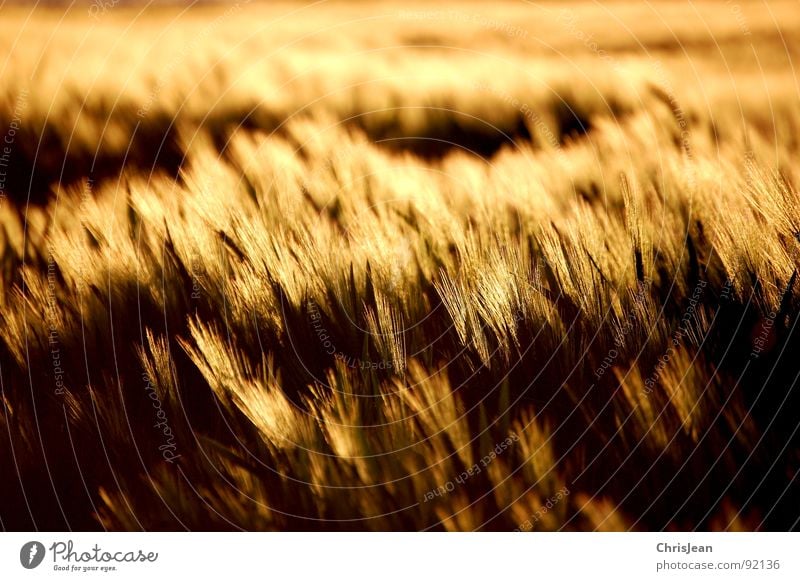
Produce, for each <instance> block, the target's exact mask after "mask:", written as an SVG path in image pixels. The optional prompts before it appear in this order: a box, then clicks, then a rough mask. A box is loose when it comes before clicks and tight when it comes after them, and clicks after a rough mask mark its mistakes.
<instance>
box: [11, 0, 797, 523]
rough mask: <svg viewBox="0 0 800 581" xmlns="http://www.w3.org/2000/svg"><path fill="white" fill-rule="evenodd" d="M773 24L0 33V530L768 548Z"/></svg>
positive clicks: (233, 13) (127, 11)
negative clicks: (361, 532) (395, 535)
mask: <svg viewBox="0 0 800 581" xmlns="http://www.w3.org/2000/svg"><path fill="white" fill-rule="evenodd" d="M769 7H770V10H769V11H765V10H764V9H763V7H762V6H761V5H760V4H755V3H749V2H747V3H745V2H743V3H741V4H736V3H732V2H700V3H694V4H692V5H686V4H682V3H669V2H664V3H655V4H652V5H647V4H639V3H632V2H630V3H628V2H621V3H612V4H608V5H591V4H583V3H542V4H541V5H530V4H527V3H501V4H498V5H493V6H492V7H486V6H482V5H479V4H477V3H470V2H456V3H449V4H448V5H447V6H446V8H442V9H438V8H437V9H431V8H429V7H426V6H425V5H422V4H420V5H419V6H415V5H411V6H409V5H408V4H407V3H403V4H395V3H391V2H378V3H369V4H365V3H357V2H341V3H338V2H337V3H326V4H322V5H320V6H317V7H313V8H310V7H302V6H300V5H298V4H291V3H287V4H274V5H273V4H270V5H265V4H260V3H245V2H240V3H238V4H236V3H231V4H230V5H225V6H218V7H203V8H195V9H192V10H188V11H183V10H182V9H176V8H169V9H151V10H148V11H145V12H142V13H140V12H139V11H138V9H133V8H122V7H114V8H110V9H108V10H107V11H106V12H105V13H100V14H95V16H96V17H97V18H92V17H90V16H89V14H88V13H87V11H86V10H85V9H81V8H74V7H73V8H72V9H71V10H69V11H68V12H66V13H65V12H64V11H63V10H60V9H49V10H45V9H36V10H33V11H31V10H30V9H27V8H0V12H2V13H3V14H2V19H0V47H2V50H3V52H4V54H6V55H7V58H6V59H5V60H4V61H3V62H2V64H0V87H2V102H3V104H4V105H3V108H2V110H0V129H3V128H9V127H15V132H14V139H13V140H12V143H11V144H9V147H10V153H9V154H8V155H9V164H8V170H7V176H6V181H4V182H3V198H2V206H0V226H1V229H0V234H1V235H0V252H2V265H3V269H2V288H0V301H1V303H0V304H2V313H3V323H4V324H3V325H2V327H0V376H1V377H2V403H3V406H2V407H3V414H2V415H0V424H1V425H2V426H1V427H2V433H3V434H4V436H3V437H2V439H1V440H0V441H2V445H1V446H0V466H1V467H2V469H3V474H4V475H5V476H4V478H3V480H2V481H1V482H0V519H1V520H0V523H1V524H2V526H3V527H4V528H8V529H28V528H32V527H38V528H47V529H64V528H67V527H72V528H73V529H85V528H94V527H98V526H101V527H106V528H111V529H126V530H136V529H141V528H144V529H148V530H153V529H182V528H184V527H186V528H191V529H237V528H243V529H278V530H286V529H322V530H330V529H369V530H397V529H402V530H406V529H414V530H417V529H438V530H477V529H480V530H514V529H517V530H562V529H564V530H567V529H569V530H575V529H577V530H595V529H598V530H620V529H627V528H632V529H645V530H648V529H663V528H672V529H685V528H695V527H697V528H701V529H708V528H715V529H718V528H722V529H724V528H736V529H754V528H768V529H770V528H771V529H788V528H794V527H796V526H797V519H798V517H799V516H800V514H798V510H797V507H798V506H800V504H798V502H797V501H798V492H797V488H796V486H795V485H794V479H795V478H796V475H797V469H798V461H799V460H800V457H798V447H797V417H796V411H794V410H796V406H797V403H798V398H797V393H796V390H795V389H794V388H795V379H796V374H797V372H798V366H797V364H796V363H795V362H794V361H792V358H791V353H792V351H793V349H795V348H796V347H797V346H798V341H797V339H796V337H795V336H794V335H793V331H794V325H795V322H796V320H797V314H798V298H799V297H798V290H797V288H796V285H795V278H796V272H797V270H796V269H797V258H798V255H797V245H798V243H800V230H798V227H799V226H800V209H798V194H797V187H798V183H799V182H798V180H799V179H800V174H799V173H798V169H800V166H798V164H797V155H798V141H797V130H798V129H799V128H800V101H799V100H798V84H797V79H796V77H795V72H794V69H793V66H792V65H793V60H794V58H795V55H796V54H797V49H798V46H800V45H798V42H800V30H798V29H799V28H800V22H796V19H794V18H792V16H793V14H794V11H795V10H796V5H795V4H793V3H791V2H770V3H769Z"/></svg>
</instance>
